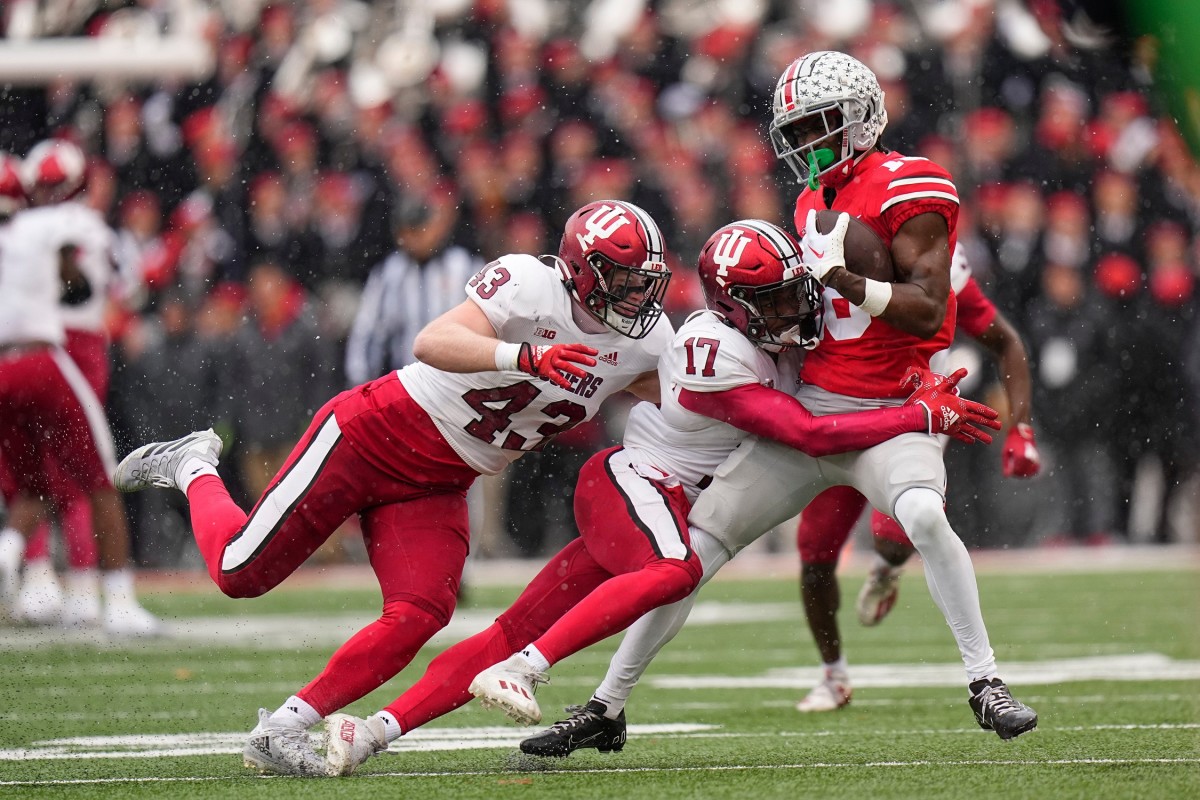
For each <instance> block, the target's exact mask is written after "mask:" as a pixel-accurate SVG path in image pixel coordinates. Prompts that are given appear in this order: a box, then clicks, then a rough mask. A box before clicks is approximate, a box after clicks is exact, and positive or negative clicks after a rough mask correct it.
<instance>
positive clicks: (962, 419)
mask: <svg viewBox="0 0 1200 800" xmlns="http://www.w3.org/2000/svg"><path fill="white" fill-rule="evenodd" d="M699 275H700V281H701V284H702V286H703V288H704V293H705V298H706V303H707V306H708V310H706V311H700V312H697V313H696V314H693V315H692V316H691V317H689V319H688V321H687V322H686V323H685V324H684V325H683V326H682V327H681V328H680V330H679V331H678V332H677V333H676V334H675V338H674V341H673V342H671V346H670V347H669V348H668V350H667V352H666V353H665V354H664V356H663V358H662V360H661V361H660V362H659V365H658V374H659V381H660V384H661V385H662V386H663V387H665V391H664V392H663V396H662V402H661V404H654V403H640V404H638V405H637V406H635V407H634V408H633V410H632V411H631V412H630V415H629V420H628V423H627V425H626V429H625V436H624V441H623V445H622V446H621V447H614V448H610V449H608V450H604V451H602V452H600V453H597V454H596V455H595V456H593V457H592V458H591V460H589V461H588V463H587V464H586V465H585V466H584V468H583V469H582V470H581V472H580V475H579V486H578V488H577V490H576V492H575V519H576V523H577V525H578V526H579V531H580V538H578V539H576V540H574V541H572V542H571V543H570V544H568V545H567V546H566V547H565V548H564V549H563V550H562V551H561V552H560V553H558V554H557V555H555V556H553V557H551V558H550V560H549V562H548V563H547V565H546V567H545V568H544V569H543V570H542V571H541V573H540V574H538V575H537V576H536V577H535V578H534V579H533V581H532V582H531V583H530V584H529V586H528V587H527V588H526V589H525V591H524V592H523V593H522V594H521V596H520V597H519V598H518V599H517V601H516V602H515V603H514V604H513V605H512V606H511V607H510V608H509V609H508V610H507V611H505V612H504V613H503V614H501V615H500V617H499V618H498V619H497V620H496V622H495V623H494V624H493V625H492V626H491V627H490V628H488V629H487V630H485V631H483V632H482V633H479V634H477V635H475V636H473V637H471V638H469V639H467V640H465V641H463V642H461V643H459V644H457V645H455V646H453V647H451V648H450V649H448V650H446V651H445V652H444V653H442V654H441V655H439V656H438V657H437V658H436V659H434V660H433V662H432V663H431V664H430V666H429V669H428V670H427V671H426V673H425V675H424V676H423V677H422V678H421V680H420V681H418V682H417V683H416V684H415V685H414V686H413V687H412V688H411V689H410V690H409V691H407V692H405V694H403V695H402V696H401V697H400V698H398V699H397V700H396V701H395V702H393V703H392V704H391V705H389V706H388V707H387V708H386V709H384V710H383V711H381V712H380V713H378V714H376V715H375V716H373V717H371V718H369V719H365V720H364V719H359V718H356V717H351V716H347V715H342V714H338V715H334V716H332V717H330V718H329V719H328V721H327V722H326V736H325V744H326V759H327V760H328V763H329V768H330V774H334V775H345V774H349V773H350V772H352V771H353V770H354V769H355V768H356V767H357V766H358V765H359V764H361V763H362V762H363V761H365V760H366V759H367V758H369V757H370V756H371V755H373V754H374V753H376V752H382V751H383V750H385V749H386V748H387V743H388V742H389V741H391V740H394V739H396V738H398V737H399V736H401V735H402V734H404V733H407V732H409V731H411V730H413V729H414V728H417V727H419V726H420V725H423V724H425V723H426V722H429V721H430V720H432V719H435V718H436V717H438V716H441V715H442V714H445V713H447V712H449V711H451V710H453V709H455V708H458V707H459V706H461V705H463V704H464V703H466V702H467V701H469V700H470V698H471V696H472V695H475V696H477V697H479V698H481V700H482V701H483V702H484V705H485V706H492V705H494V706H497V707H500V708H502V709H503V710H504V711H505V712H506V713H507V714H508V715H509V716H510V717H512V718H513V719H515V720H517V721H519V722H523V723H526V724H531V723H536V722H539V721H540V720H541V709H540V708H539V707H538V703H537V700H536V699H535V698H534V690H535V689H536V686H537V684H539V683H543V682H545V681H546V675H545V673H546V670H548V669H549V668H550V667H551V666H552V665H553V664H555V663H557V662H558V661H561V660H562V659H563V658H565V657H567V656H568V655H570V654H572V653H575V652H577V651H579V650H581V649H583V648H584V647H587V646H588V645H590V644H594V643H595V642H598V641H600V640H601V639H604V638H606V637H608V636H610V635H612V634H614V633H616V632H618V631H620V630H622V629H624V628H625V627H627V626H628V625H629V624H630V623H632V622H633V621H634V620H636V619H637V618H638V617H640V616H641V615H642V614H644V613H646V612H647V611H649V610H651V609H653V608H656V607H659V606H662V605H664V604H667V603H673V602H676V601H679V600H682V599H683V598H685V597H687V596H688V595H690V594H691V592H692V591H693V590H694V589H695V588H696V586H697V584H698V583H699V581H700V579H701V573H702V568H703V566H704V565H702V563H701V562H702V561H705V560H706V559H711V554H712V553H714V552H717V551H720V550H721V547H720V545H719V543H717V542H715V540H713V539H712V538H711V537H706V538H705V540H704V541H697V540H696V539H694V538H693V537H692V535H691V534H690V533H689V531H688V528H687V523H686V517H687V513H688V509H689V508H690V505H691V502H692V501H693V500H694V499H695V498H696V496H697V495H698V494H699V493H700V491H701V488H702V487H703V486H705V485H707V484H708V482H709V481H711V480H712V475H713V473H714V472H715V471H716V470H717V468H718V467H719V466H720V464H721V462H722V461H724V459H725V458H726V457H727V456H728V455H729V453H730V452H731V451H732V450H733V448H734V447H735V446H737V444H738V443H739V442H741V441H742V440H743V439H745V438H746V437H747V436H748V435H750V434H757V435H760V436H764V437H768V438H770V439H772V440H773V441H777V442H779V443H780V444H781V445H782V446H784V447H789V448H796V450H797V451H798V452H800V453H804V454H808V455H809V456H823V455H829V454H833V453H842V452H847V451H850V450H858V449H862V448H864V447H869V446H870V445H872V444H876V443H879V442H882V441H884V440H886V439H888V438H890V437H892V436H896V435H899V434H901V433H905V432H920V433H921V434H922V435H924V434H926V433H928V432H934V433H937V432H948V433H952V434H954V435H958V436H962V437H963V438H966V439H968V440H973V439H974V438H975V437H981V438H984V439H986V438H987V434H986V433H985V432H983V431H982V430H980V429H979V428H976V427H975V425H982V426H986V427H991V426H993V425H998V424H999V423H995V422H993V417H994V413H995V412H993V411H991V409H988V408H986V407H984V406H980V405H978V404H974V403H970V402H968V401H965V400H963V399H962V398H959V397H957V396H956V395H954V394H953V393H952V391H951V387H952V386H953V384H954V382H955V381H949V382H947V383H945V384H943V385H940V386H937V387H933V388H931V389H929V390H928V391H926V392H924V393H922V394H917V395H914V396H913V397H912V398H910V402H909V403H908V404H906V405H904V406H902V407H896V408H887V409H878V410H873V411H862V412H860V413H856V414H834V415H828V416H824V417H815V416H813V415H812V414H811V413H810V412H809V411H808V410H807V409H805V408H804V406H802V405H801V404H800V403H799V402H798V401H796V400H795V398H794V397H792V396H791V392H794V391H795V379H796V375H797V367H798V362H797V359H796V358H794V356H795V354H796V353H797V352H804V350H805V349H807V348H811V347H813V346H814V345H815V344H816V342H817V340H818V338H819V337H820V332H821V320H822V316H823V305H822V302H821V285H820V284H819V283H818V282H817V281H816V280H814V279H813V278H812V277H811V276H810V275H809V274H808V271H807V270H806V269H805V267H804V266H803V265H802V264H801V263H800V255H799V250H798V247H797V244H796V242H795V240H794V239H792V237H791V236H790V235H788V234H787V233H786V232H785V231H783V230H782V229H780V228H778V227H776V226H774V225H772V224H770V223H768V222H764V221H761V220H742V221H739V222H735V223H732V224H729V225H726V226H724V227H723V228H721V229H720V230H718V231H717V232H716V233H714V234H713V235H712V236H711V237H710V238H709V239H708V241H707V243H706V244H705V245H704V247H703V248H702V250H701V254H700V262H699ZM955 380H957V379H955ZM779 388H784V389H785V390H786V391H780V390H779ZM700 535H701V536H704V534H703V533H701V534H700ZM703 571H704V572H705V573H707V572H709V570H708V569H707V568H704V569H703ZM623 736H624V729H623V728H622V729H621V738H620V739H619V740H618V739H612V738H604V737H603V736H601V737H599V738H596V739H594V740H593V742H594V743H593V745H592V746H596V747H600V748H601V749H605V750H613V749H616V750H619V749H621V746H622V744H623V741H624V739H623Z"/></svg>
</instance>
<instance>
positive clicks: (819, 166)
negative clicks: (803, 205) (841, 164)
mask: <svg viewBox="0 0 1200 800" xmlns="http://www.w3.org/2000/svg"><path fill="white" fill-rule="evenodd" d="M836 160H837V156H836V155H834V152H833V151H832V150H830V149H829V148H828V147H822V148H820V149H819V150H812V151H810V152H809V154H808V188H809V189H812V190H813V191H814V192H815V191H816V190H817V187H818V186H820V185H821V181H820V178H819V177H818V173H820V171H821V170H823V169H825V168H826V167H828V166H829V165H830V164H832V163H833V162H834V161H836Z"/></svg>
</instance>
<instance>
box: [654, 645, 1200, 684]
mask: <svg viewBox="0 0 1200 800" xmlns="http://www.w3.org/2000/svg"><path fill="white" fill-rule="evenodd" d="M1000 669H1001V673H1002V674H1003V675H1004V680H1005V681H1006V682H1007V683H1008V684H1009V685H1012V686H1028V685H1030V684H1054V683H1067V682H1071V681H1166V680H1200V661H1176V660H1175V659H1172V658H1170V657H1169V656H1165V655H1162V654H1161V653H1136V654H1132V655H1121V656H1085V657H1082V658H1056V659H1049V660H1046V661H1024V662H1022V661H1006V662H1004V663H1003V664H1001V665H1000ZM820 679H821V677H820V676H819V675H818V670H816V669H814V668H812V667H805V668H798V667H786V668H784V667H779V668H773V669H768V670H766V671H765V672H763V673H761V674H759V675H743V676H730V675H660V676H657V677H653V678H649V679H647V681H646V682H648V683H649V684H650V685H651V686H654V687H655V688H658V689H687V690H695V689H807V688H811V687H813V686H815V685H816V684H817V682H818V681H819V680H820ZM850 680H851V682H852V683H853V684H854V687H855V688H856V689H858V688H899V687H911V686H965V685H966V678H965V677H964V675H963V670H962V666H961V665H958V664H856V665H854V666H853V667H851V668H850Z"/></svg>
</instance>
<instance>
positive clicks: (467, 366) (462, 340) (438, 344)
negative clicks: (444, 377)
mask: <svg viewBox="0 0 1200 800" xmlns="http://www.w3.org/2000/svg"><path fill="white" fill-rule="evenodd" d="M596 353H597V350H596V349H595V348H594V347H588V346H587V345H582V344H559V345H554V346H552V347H546V346H534V345H531V344H529V343H528V342H504V341H501V340H500V339H499V338H498V337H497V336H496V329H495V328H493V327H492V323H491V322H490V321H489V320H488V318H487V315H486V314H484V313H483V310H482V309H481V308H480V307H479V306H478V305H476V304H475V302H474V301H473V300H464V301H463V302H462V303H460V304H458V305H457V306H455V307H454V308H452V309H450V310H449V311H447V312H446V313H445V314H442V315H441V316H440V317H438V318H437V319H435V320H434V321H433V322H430V323H429V324H428V325H426V326H425V327H424V328H423V329H421V332H420V333H418V334H417V338H416V339H415V340H414V341H413V355H414V356H416V358H417V360H419V361H422V362H424V363H426V364H428V365H429V366H431V367H435V368H437V369H440V370H443V371H445V372H493V371H495V370H498V369H500V370H520V371H521V372H524V373H526V374H529V375H533V376H534V377H538V378H542V379H544V380H548V381H552V382H554V383H556V384H558V385H559V386H562V387H564V388H570V379H569V378H568V377H567V376H569V375H575V376H577V377H582V375H583V370H582V369H581V368H580V367H579V366H576V365H577V364H582V365H584V366H594V365H595V364H596V360H595V359H594V358H592V356H594V355H596Z"/></svg>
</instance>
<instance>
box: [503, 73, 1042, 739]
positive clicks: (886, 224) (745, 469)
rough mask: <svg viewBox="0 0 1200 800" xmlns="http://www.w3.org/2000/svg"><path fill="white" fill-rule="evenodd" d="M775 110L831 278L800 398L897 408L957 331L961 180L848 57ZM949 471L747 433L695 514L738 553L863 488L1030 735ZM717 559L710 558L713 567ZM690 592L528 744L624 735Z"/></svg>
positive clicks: (812, 240) (922, 446)
mask: <svg viewBox="0 0 1200 800" xmlns="http://www.w3.org/2000/svg"><path fill="white" fill-rule="evenodd" d="M772 115H773V120H772V123H771V130H770V135H771V142H772V144H773V146H774V148H775V153H776V155H777V157H779V158H780V159H782V160H783V161H785V162H786V163H787V164H788V166H790V167H791V168H792V170H793V171H794V172H795V173H796V176H797V177H798V178H799V180H800V182H801V184H802V185H803V189H802V190H801V192H800V195H799V196H798V197H797V200H796V210H795V223H796V226H797V229H798V230H800V231H801V237H802V238H801V247H802V255H801V257H802V260H803V261H804V263H805V265H806V266H808V267H809V269H810V270H811V271H812V273H813V275H814V277H816V278H817V280H819V281H820V282H821V284H822V285H823V286H824V287H825V293H824V300H825V331H824V334H823V335H822V338H821V346H820V347H818V348H816V349H815V350H813V351H812V352H811V353H809V355H808V357H807V358H806V359H805V360H804V364H803V366H802V368H801V373H800V379H801V387H800V390H799V392H798V393H797V397H798V398H799V399H800V401H801V402H802V403H803V404H804V405H805V406H806V407H807V408H809V409H810V410H812V411H813V412H814V413H816V414H831V413H841V412H846V411H854V410H858V409H864V408H880V407H885V406H890V405H897V404H900V403H902V402H903V395H904V394H906V393H907V392H908V391H909V388H906V387H907V383H906V381H905V380H904V378H905V376H906V375H908V374H909V372H908V370H909V369H910V365H911V364H912V363H913V362H916V366H917V367H918V373H917V374H918V375H919V379H920V381H921V384H922V386H926V385H927V384H928V383H932V382H936V380H937V378H936V377H935V376H933V373H930V372H927V370H928V367H929V359H930V358H931V357H932V356H933V355H934V354H935V353H937V352H939V351H941V350H945V349H946V348H947V347H949V345H950V342H951V340H952V338H953V332H954V319H955V309H956V306H955V301H954V298H953V296H952V295H951V293H950V260H951V258H950V256H951V253H952V252H953V251H954V246H955V242H956V238H955V229H956V225H957V222H958V193H957V191H956V189H955V187H954V181H953V180H952V179H951V177H950V175H949V174H948V173H947V172H946V171H945V170H944V169H942V168H941V167H939V166H937V165H936V164H934V163H933V162H931V161H928V160H926V159H923V158H910V157H905V156H902V155H900V154H898V153H894V152H891V151H889V150H887V149H885V148H883V147H882V146H881V145H880V144H879V135H880V134H881V133H882V132H883V129H884V127H885V126H886V124H887V112H886V111H885V110H884V103H883V90H882V89H880V87H879V81H878V80H877V79H876V77H875V74H874V73H872V72H871V70H869V69H868V68H867V67H866V66H865V65H864V64H862V63H861V62H859V61H858V60H857V59H854V58H852V57H850V56H848V55H846V54H844V53H839V52H834V51H819V52H813V53H809V54H807V55H804V56H801V57H800V58H798V59H796V60H795V61H794V62H792V64H791V65H790V66H788V68H787V69H786V70H785V71H784V73H783V75H781V76H780V78H779V81H778V83H777V85H776V88H775V95H774V100H773V104H772ZM826 208H830V209H833V210H836V211H841V212H843V215H842V216H841V217H840V218H839V219H838V222H837V224H836V225H835V226H834V227H833V229H832V230H831V231H830V232H829V233H827V234H822V233H820V232H819V231H818V230H817V226H816V224H815V217H816V212H817V210H818V209H826ZM848 215H854V216H855V217H857V218H858V219H859V220H861V221H862V222H864V223H866V224H867V225H869V226H870V227H871V228H872V229H873V230H874V231H875V233H876V234H878V235H879V236H880V238H881V239H883V241H884V242H885V243H886V244H887V245H888V247H889V250H890V252H891V256H892V263H893V265H894V267H895V271H896V281H895V282H894V283H888V282H883V281H876V280H871V279H867V278H863V277H861V276H858V275H855V274H854V273H852V272H850V271H849V270H848V269H846V261H845V258H844V253H843V239H844V236H845V232H846V228H847V226H848V224H849V216H848ZM923 370H924V371H923ZM945 482H946V473H945V464H944V463H943V461H942V450H941V445H940V443H939V442H938V441H937V440H936V439H935V438H933V437H930V436H920V435H916V434H905V435H901V436H897V437H895V438H893V439H889V440H888V441H886V442H884V443H882V444H880V445H876V446H875V447H871V448H869V449H867V450H864V451H861V452H855V453H847V454H844V455H838V456H832V457H828V458H823V459H821V460H820V463H819V464H818V465H817V467H815V468H814V464H813V460H812V459H807V458H803V457H800V456H798V455H797V453H796V451H795V450H792V449H790V448H787V447H784V446H782V445H780V444H779V443H777V442H773V441H771V440H769V439H767V438H763V437H758V438H752V439H749V440H747V441H746V442H744V443H743V444H741V445H740V446H739V447H738V449H737V450H736V451H735V452H734V453H733V454H732V455H730V457H729V459H728V460H727V461H726V462H725V463H724V464H723V465H722V467H721V468H720V469H718V470H717V472H716V473H715V474H714V476H713V482H712V484H710V485H709V486H708V487H707V488H706V489H704V490H703V491H702V492H701V494H700V496H699V497H698V498H697V500H696V503H695V505H694V506H693V508H692V511H691V513H690V515H689V516H688V523H689V525H690V526H691V527H692V529H693V530H695V529H702V530H704V531H705V532H707V533H708V534H711V535H712V536H713V537H715V538H716V539H717V540H718V541H720V542H721V543H722V544H723V545H724V548H725V549H724V551H723V553H724V558H725V559H726V560H728V558H730V557H732V555H733V554H734V553H736V552H737V551H738V550H740V549H741V548H743V547H745V546H746V545H747V544H748V543H749V542H751V541H753V540H755V539H757V538H758V537H759V536H761V535H762V534H763V533H764V532H765V531H767V530H770V529H772V528H774V527H775V526H776V525H779V524H780V523H782V522H784V521H785V520H788V519H790V518H791V517H794V516H796V515H797V514H799V513H800V511H801V510H802V509H803V508H804V507H805V506H806V505H807V504H808V502H809V501H810V500H812V499H813V497H814V496H815V495H816V494H817V493H819V492H820V491H822V490H823V489H825V488H828V486H830V485H839V484H844V485H847V486H852V487H854V488H855V489H856V490H858V491H859V492H861V493H862V494H863V495H865V496H866V497H867V499H868V500H869V501H870V503H871V504H872V505H873V506H874V507H875V508H876V509H879V510H880V511H883V512H885V513H887V514H888V515H889V516H891V517H892V518H893V519H895V520H896V521H897V522H899V523H900V525H901V526H902V527H903V529H904V532H905V533H906V534H907V535H908V537H909V539H910V540H911V541H912V543H913V545H914V546H915V547H916V548H917V551H918V552H919V553H920V554H921V557H922V559H923V561H924V564H925V573H926V579H927V582H928V584H929V589H930V594H931V595H932V596H933V599H934V602H935V603H936V604H937V606H938V608H939V609H940V610H941V611H942V614H943V615H944V616H945V618H946V622H947V623H948V624H949V626H950V629H951V631H952V632H953V634H954V638H955V641H956V642H957V644H958V647H959V651H960V653H961V655H962V659H963V664H964V666H965V667H966V672H967V680H968V684H969V688H968V692H969V695H968V702H969V704H970V707H971V709H972V711H973V713H974V715H975V719H976V721H977V722H978V723H979V725H980V726H981V727H983V728H984V729H986V730H994V731H995V732H996V733H997V734H998V735H999V736H1000V737H1001V738H1003V739H1011V738H1012V737H1014V736H1018V735H1020V734H1022V733H1025V732H1027V731H1030V730H1033V729H1034V728H1035V727H1036V726H1037V714H1036V713H1035V712H1034V711H1033V709H1031V708H1029V707H1027V706H1025V705H1023V704H1022V703H1020V702H1018V701H1017V700H1016V699H1015V698H1013V696H1012V694H1011V693H1010V692H1009V690H1008V687H1007V686H1006V685H1005V684H1004V682H1003V681H1001V680H1000V678H999V677H998V675H997V669H996V661H995V656H994V654H993V652H992V648H991V645H990V642H989V641H988V635H987V629H986V627H985V626H984V622H983V614H982V612H981V610H980V605H979V591H978V588H977V586H976V583H975V572H974V568H973V567H972V565H971V558H970V555H969V554H968V553H967V549H966V546H965V545H963V543H962V540H960V539H959V538H958V535H957V534H956V533H955V532H954V530H953V529H952V528H951V527H950V524H949V522H948V521H947V519H946V512H945V508H944V502H945V498H944V493H945ZM696 538H697V537H696V535H695V533H693V541H695V540H696ZM708 566H709V565H708V563H707V562H706V563H705V578H707V577H708ZM694 597H695V594H694V593H693V594H692V595H689V597H688V598H687V599H685V600H684V601H681V602H679V603H675V604H672V605H669V606H663V607H660V608H657V609H655V610H654V611H652V612H650V613H649V614H647V615H646V616H644V617H642V618H641V619H640V620H638V621H637V622H636V623H635V624H634V625H632V626H631V627H630V628H629V630H628V632H627V633H626V635H625V638H624V639H623V641H622V642H621V646H620V648H619V649H618V650H617V653H616V654H615V655H614V656H613V659H612V661H611V663H610V666H609V671H608V675H607V676H606V677H605V679H604V681H603V683H602V684H601V685H600V687H599V689H598V690H597V692H596V694H595V695H594V696H593V698H592V702H594V703H595V704H596V706H597V707H598V708H602V709H603V713H602V715H599V716H597V715H596V714H591V717H589V716H588V714H589V713H590V712H588V711H587V710H586V708H585V709H584V710H583V711H580V712H577V713H576V714H574V715H573V716H572V717H571V718H569V719H568V720H564V721H563V723H561V724H560V725H556V726H554V727H553V728H551V729H550V730H548V731H546V732H545V733H543V734H542V735H540V736H537V737H534V738H532V739H527V740H526V741H524V742H522V744H521V748H522V750H523V751H525V752H527V753H533V754H537V755H566V754H568V753H570V752H571V751H573V750H574V749H576V748H577V747H578V746H580V745H579V744H578V743H579V742H581V741H587V740H588V739H587V737H588V734H589V733H590V732H593V731H596V732H600V731H604V730H608V731H609V732H610V733H609V735H610V736H613V735H615V734H613V733H612V731H613V730H614V729H615V727H616V726H617V725H618V724H619V727H620V728H621V731H622V734H621V735H622V736H623V735H624V721H623V717H622V716H621V714H622V712H623V709H624V705H625V702H626V700H627V699H628V698H629V695H630V693H631V692H632V690H633V687H634V685H635V684H636V683H637V680H638V679H639V678H640V676H641V675H642V674H643V673H644V672H645V670H646V667H647V666H649V664H650V661H651V660H652V659H653V658H654V656H655V654H656V653H657V652H658V651H659V649H661V648H662V646H663V645H664V644H665V643H666V642H667V641H669V640H670V639H671V637H672V636H674V635H675V633H676V632H677V631H678V629H679V628H680V627H681V626H682V624H683V622H684V621H685V620H686V618H687V614H688V612H689V610H690V608H691V604H692V602H693V601H694ZM618 720H619V723H618ZM606 726H607V727H606ZM584 746H590V745H584Z"/></svg>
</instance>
